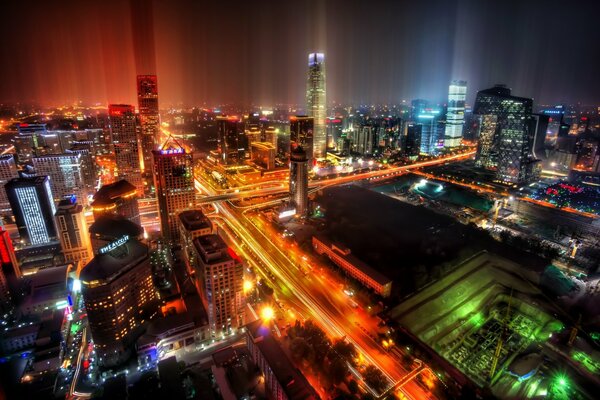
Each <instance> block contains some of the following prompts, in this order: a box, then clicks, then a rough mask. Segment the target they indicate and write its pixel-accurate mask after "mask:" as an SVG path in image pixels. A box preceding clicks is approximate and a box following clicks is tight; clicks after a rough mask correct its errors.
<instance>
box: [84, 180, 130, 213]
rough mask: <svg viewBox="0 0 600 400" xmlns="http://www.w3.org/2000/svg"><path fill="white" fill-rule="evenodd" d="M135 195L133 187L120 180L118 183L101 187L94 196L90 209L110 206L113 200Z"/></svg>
mask: <svg viewBox="0 0 600 400" xmlns="http://www.w3.org/2000/svg"><path fill="white" fill-rule="evenodd" d="M135 194H136V189H135V186H133V185H132V184H131V183H129V182H127V181H126V180H125V179H121V180H120V181H117V182H114V183H110V184H108V185H104V186H102V187H101V188H100V190H98V192H96V194H95V195H94V202H93V203H92V207H94V206H100V205H102V206H104V205H107V204H111V203H113V202H114V200H116V199H118V198H120V197H130V196H133V195H135Z"/></svg>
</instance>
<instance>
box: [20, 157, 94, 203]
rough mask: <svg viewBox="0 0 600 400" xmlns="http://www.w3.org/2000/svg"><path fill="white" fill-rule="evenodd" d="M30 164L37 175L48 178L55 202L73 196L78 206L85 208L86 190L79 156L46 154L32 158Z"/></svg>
mask: <svg viewBox="0 0 600 400" xmlns="http://www.w3.org/2000/svg"><path fill="white" fill-rule="evenodd" d="M32 162H33V168H34V169H35V172H36V174H37V175H47V176H49V177H50V188H51V189H52V194H53V195H54V201H55V202H58V201H60V200H62V199H64V198H67V197H71V196H72V195H75V196H77V199H78V200H79V202H80V204H82V205H85V206H87V190H86V189H85V184H84V182H83V176H82V173H81V170H82V161H81V155H79V154H76V153H70V154H48V155H45V156H41V157H33V159H32Z"/></svg>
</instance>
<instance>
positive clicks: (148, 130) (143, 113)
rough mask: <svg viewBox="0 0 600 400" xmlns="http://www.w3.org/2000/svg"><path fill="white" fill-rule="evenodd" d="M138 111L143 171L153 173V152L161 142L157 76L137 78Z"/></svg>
mask: <svg viewBox="0 0 600 400" xmlns="http://www.w3.org/2000/svg"><path fill="white" fill-rule="evenodd" d="M137 96H138V110H139V112H140V126H141V130H142V135H141V147H142V161H143V165H142V171H148V172H151V171H152V150H154V149H155V146H156V143H157V142H158V141H159V140H160V116H159V112H158V82H157V80H156V75H138V76H137Z"/></svg>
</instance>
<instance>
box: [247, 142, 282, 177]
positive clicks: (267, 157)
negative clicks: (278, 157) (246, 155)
mask: <svg viewBox="0 0 600 400" xmlns="http://www.w3.org/2000/svg"><path fill="white" fill-rule="evenodd" d="M276 153H277V152H276V149H275V146H273V144H272V143H269V142H254V143H252V144H251V145H250V159H251V160H252V162H253V163H254V164H256V165H258V166H260V167H262V168H264V169H265V170H267V171H270V170H273V169H275V154H276Z"/></svg>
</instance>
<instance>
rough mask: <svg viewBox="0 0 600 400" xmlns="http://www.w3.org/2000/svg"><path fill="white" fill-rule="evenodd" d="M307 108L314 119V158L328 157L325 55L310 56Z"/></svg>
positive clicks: (311, 54)
mask: <svg viewBox="0 0 600 400" xmlns="http://www.w3.org/2000/svg"><path fill="white" fill-rule="evenodd" d="M306 108H307V111H308V116H309V117H312V118H314V124H315V125H314V135H313V138H314V139H313V157H314V158H316V159H320V158H325V157H326V155H327V131H326V128H327V125H326V121H325V118H326V117H327V97H326V91H325V55H324V54H323V53H310V54H309V55H308V82H307V88H306Z"/></svg>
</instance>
